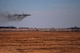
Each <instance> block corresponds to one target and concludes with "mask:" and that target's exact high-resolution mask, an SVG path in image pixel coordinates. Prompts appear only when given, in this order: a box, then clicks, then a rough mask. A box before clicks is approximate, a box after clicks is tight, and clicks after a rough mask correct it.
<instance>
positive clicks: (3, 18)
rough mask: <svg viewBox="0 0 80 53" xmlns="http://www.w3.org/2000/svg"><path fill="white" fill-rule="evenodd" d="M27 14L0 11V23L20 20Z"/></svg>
mask: <svg viewBox="0 0 80 53" xmlns="http://www.w3.org/2000/svg"><path fill="white" fill-rule="evenodd" d="M26 16H30V15H29V14H9V13H0V24H1V23H7V22H14V21H21V20H22V19H24V18H25V17H26Z"/></svg>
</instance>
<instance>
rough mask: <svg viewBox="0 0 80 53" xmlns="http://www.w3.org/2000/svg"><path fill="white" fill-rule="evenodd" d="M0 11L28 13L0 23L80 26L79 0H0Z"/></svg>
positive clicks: (20, 25)
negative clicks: (25, 16)
mask: <svg viewBox="0 0 80 53" xmlns="http://www.w3.org/2000/svg"><path fill="white" fill-rule="evenodd" d="M0 11H3V12H10V13H30V14H31V16H30V17H27V18H25V19H23V20H22V21H19V22H9V23H4V24H1V25H6V26H7V25H13V26H17V27H39V28H45V27H46V28H50V27H72V26H79V27H80V0H0Z"/></svg>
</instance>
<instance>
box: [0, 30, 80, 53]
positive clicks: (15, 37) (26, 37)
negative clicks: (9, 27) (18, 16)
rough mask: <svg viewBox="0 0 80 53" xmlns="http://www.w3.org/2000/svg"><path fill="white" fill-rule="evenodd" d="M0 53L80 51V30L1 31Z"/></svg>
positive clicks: (67, 52) (66, 52) (68, 52)
mask: <svg viewBox="0 0 80 53" xmlns="http://www.w3.org/2000/svg"><path fill="white" fill-rule="evenodd" d="M0 53H80V32H26V31H25V32H0Z"/></svg>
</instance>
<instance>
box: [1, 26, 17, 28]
mask: <svg viewBox="0 0 80 53" xmlns="http://www.w3.org/2000/svg"><path fill="white" fill-rule="evenodd" d="M0 28H16V27H14V26H0Z"/></svg>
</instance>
